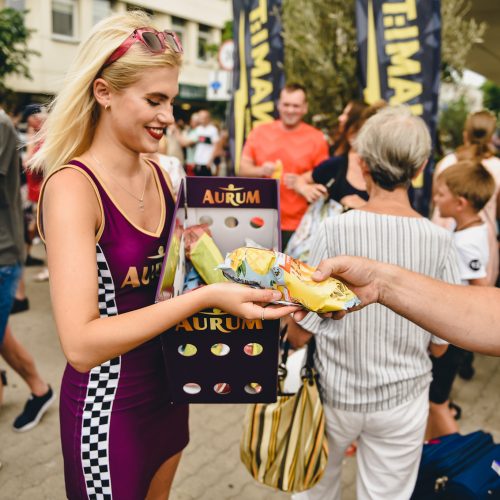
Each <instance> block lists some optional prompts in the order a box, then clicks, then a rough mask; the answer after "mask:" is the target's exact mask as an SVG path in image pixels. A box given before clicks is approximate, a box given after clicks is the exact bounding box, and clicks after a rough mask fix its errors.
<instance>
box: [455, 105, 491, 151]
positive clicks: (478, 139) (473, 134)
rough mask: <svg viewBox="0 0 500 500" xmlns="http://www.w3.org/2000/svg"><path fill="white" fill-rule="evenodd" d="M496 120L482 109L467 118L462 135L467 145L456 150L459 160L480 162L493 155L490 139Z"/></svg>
mask: <svg viewBox="0 0 500 500" xmlns="http://www.w3.org/2000/svg"><path fill="white" fill-rule="evenodd" d="M496 125H497V120H496V118H495V116H494V115H493V114H492V113H490V112H489V111H488V110H486V109H483V110H481V111H477V112H476V113H472V114H470V115H469V116H468V117H467V120H466V121H465V126H464V133H465V136H466V137H467V143H468V144H467V145H464V146H461V147H460V148H458V149H457V158H458V159H459V160H479V161H480V160H482V159H483V158H489V157H490V156H493V154H494V148H493V147H492V145H491V138H492V137H493V134H494V132H495V129H496Z"/></svg>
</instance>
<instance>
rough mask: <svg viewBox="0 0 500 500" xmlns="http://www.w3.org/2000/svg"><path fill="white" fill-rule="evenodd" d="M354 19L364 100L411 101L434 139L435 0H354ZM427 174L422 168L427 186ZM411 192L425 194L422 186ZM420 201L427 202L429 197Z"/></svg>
mask: <svg viewBox="0 0 500 500" xmlns="http://www.w3.org/2000/svg"><path fill="white" fill-rule="evenodd" d="M356 25H357V40H358V54H359V56H358V57H359V68H360V79H361V86H362V88H363V94H364V98H365V101H366V102H367V103H368V104H371V103H373V102H375V101H377V100H379V99H384V100H386V101H388V102H389V103H390V104H391V105H395V104H406V105H408V106H410V108H411V110H412V112H413V113H414V114H415V115H418V116H421V117H422V118H423V119H424V120H425V122H426V123H427V125H428V126H429V130H430V133H431V137H432V138H433V140H434V137H435V132H436V124H437V110H438V95H439V80H440V64H441V57H440V54H441V10H440V0H356ZM430 176H431V169H430V168H427V169H426V174H425V187H426V191H427V189H428V188H430V180H431V178H430ZM423 185H424V176H420V177H419V178H418V179H417V180H416V181H415V182H414V187H415V188H422V187H423ZM417 191H419V190H417ZM416 194H417V197H420V198H421V197H422V195H424V198H428V195H427V196H425V194H424V192H423V191H422V189H420V193H418V192H417V193H416ZM414 201H416V200H415V199H414ZM420 201H421V202H423V203H424V204H426V203H427V202H428V199H427V200H426V199H424V200H420Z"/></svg>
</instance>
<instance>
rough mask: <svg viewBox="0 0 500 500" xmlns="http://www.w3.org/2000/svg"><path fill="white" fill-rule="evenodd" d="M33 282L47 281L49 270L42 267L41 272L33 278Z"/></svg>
mask: <svg viewBox="0 0 500 500" xmlns="http://www.w3.org/2000/svg"><path fill="white" fill-rule="evenodd" d="M34 281H38V282H42V281H49V269H48V268H47V267H44V268H43V270H42V271H40V272H39V273H38V274H37V275H36V276H35V277H34Z"/></svg>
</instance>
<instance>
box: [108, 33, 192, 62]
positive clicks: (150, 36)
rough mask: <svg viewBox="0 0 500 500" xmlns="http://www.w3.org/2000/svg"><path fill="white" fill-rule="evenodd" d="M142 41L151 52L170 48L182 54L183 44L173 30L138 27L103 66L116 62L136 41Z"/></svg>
mask: <svg viewBox="0 0 500 500" xmlns="http://www.w3.org/2000/svg"><path fill="white" fill-rule="evenodd" d="M135 42H141V43H142V44H143V45H144V46H145V47H146V48H147V49H148V50H149V51H150V52H151V53H153V54H161V53H163V52H165V50H166V49H167V48H168V49H170V50H172V51H174V52H177V53H179V54H182V52H183V49H182V44H181V41H180V40H179V37H178V36H177V35H176V34H175V33H174V32H173V31H167V30H165V31H156V30H155V29H154V28H137V29H136V30H134V31H133V32H132V33H131V34H130V35H129V36H128V37H127V38H126V39H125V40H124V41H123V42H122V44H121V45H120V46H119V47H118V48H117V49H116V50H114V51H113V53H112V54H111V55H110V56H109V57H108V59H107V60H106V62H105V63H104V65H103V68H105V67H106V66H109V65H110V64H112V63H114V62H115V61H117V60H118V59H120V57H122V56H123V54H125V52H127V50H128V49H129V48H130V47H131V46H132V45H133V44H134V43H135Z"/></svg>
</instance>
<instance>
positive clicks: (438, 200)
mask: <svg viewBox="0 0 500 500" xmlns="http://www.w3.org/2000/svg"><path fill="white" fill-rule="evenodd" d="M433 201H434V204H435V205H436V206H437V207H438V208H439V212H440V215H441V217H455V215H456V214H457V209H458V206H459V203H458V197H457V196H455V195H454V194H452V192H451V191H450V190H449V189H448V186H447V185H446V184H445V183H444V182H442V181H438V182H437V184H436V191H435V192H434V197H433Z"/></svg>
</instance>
